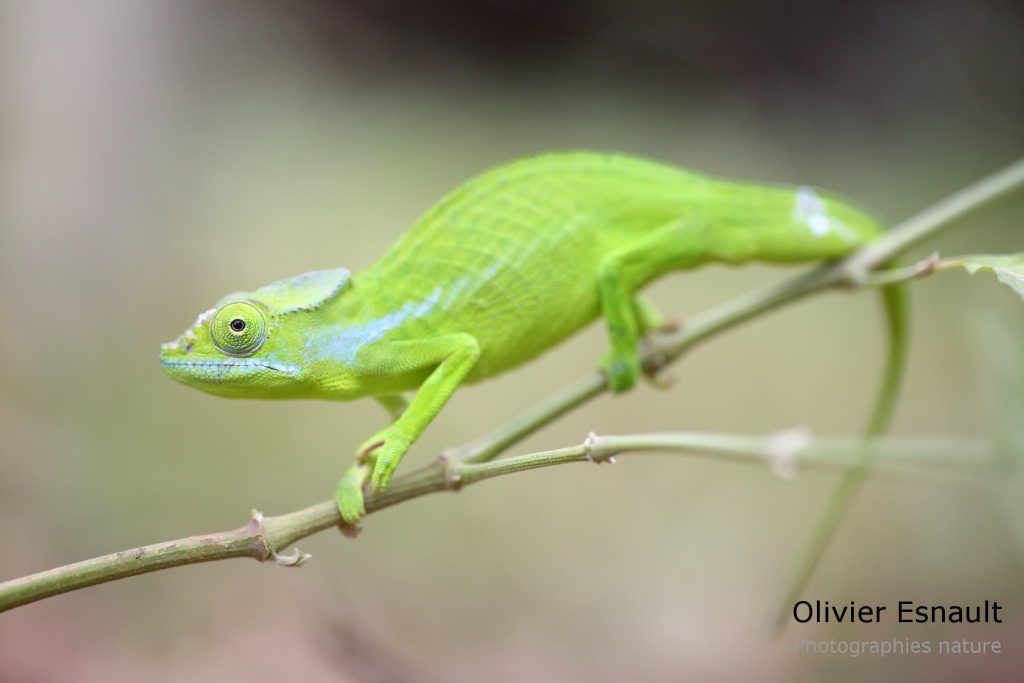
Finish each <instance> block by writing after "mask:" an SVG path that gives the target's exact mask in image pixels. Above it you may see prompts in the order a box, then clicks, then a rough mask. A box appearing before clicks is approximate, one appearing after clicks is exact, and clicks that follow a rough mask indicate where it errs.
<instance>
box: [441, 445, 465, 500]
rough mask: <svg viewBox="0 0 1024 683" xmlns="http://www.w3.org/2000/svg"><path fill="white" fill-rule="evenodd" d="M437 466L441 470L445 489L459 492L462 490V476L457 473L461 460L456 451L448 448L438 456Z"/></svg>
mask: <svg viewBox="0 0 1024 683" xmlns="http://www.w3.org/2000/svg"><path fill="white" fill-rule="evenodd" d="M437 464H438V466H439V467H440V468H441V471H442V474H443V479H444V487H445V488H446V489H448V490H449V491H458V490H459V489H461V488H462V475H461V474H459V473H458V472H457V471H456V468H457V467H458V464H459V460H458V458H457V457H456V456H455V451H453V450H452V449H450V448H448V449H445V450H444V452H442V453H441V455H439V456H437Z"/></svg>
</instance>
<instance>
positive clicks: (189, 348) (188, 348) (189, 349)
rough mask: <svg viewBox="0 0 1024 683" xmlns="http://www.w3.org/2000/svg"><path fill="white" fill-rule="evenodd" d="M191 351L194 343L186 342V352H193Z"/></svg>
mask: <svg viewBox="0 0 1024 683" xmlns="http://www.w3.org/2000/svg"><path fill="white" fill-rule="evenodd" d="M191 352H192V345H191V344H185V353H191Z"/></svg>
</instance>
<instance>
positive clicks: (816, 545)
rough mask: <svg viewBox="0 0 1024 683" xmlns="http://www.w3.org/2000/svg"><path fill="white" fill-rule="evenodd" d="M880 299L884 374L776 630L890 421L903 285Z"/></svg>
mask: <svg viewBox="0 0 1024 683" xmlns="http://www.w3.org/2000/svg"><path fill="white" fill-rule="evenodd" d="M888 265H889V267H892V266H893V265H895V264H894V263H889V264H888ZM882 302H883V305H884V307H885V317H886V323H887V327H888V336H889V350H888V355H887V358H886V364H885V375H884V376H883V378H882V385H881V387H880V388H879V391H878V396H877V398H876V399H875V404H874V408H873V410H872V413H871V419H870V421H869V422H868V426H867V429H866V431H865V439H864V443H863V445H862V446H861V450H860V454H859V456H858V458H857V461H856V463H855V464H854V465H852V466H851V467H850V468H849V469H848V470H847V471H846V473H845V474H844V475H843V478H842V479H841V480H840V482H839V485H838V487H837V488H836V490H835V493H833V494H832V498H831V499H830V500H829V502H828V505H827V507H826V508H825V511H824V513H823V514H822V515H821V517H820V518H819V520H818V524H817V527H816V528H815V529H814V533H813V535H812V536H811V538H810V540H809V542H808V543H807V545H806V546H805V548H804V552H803V555H802V557H801V559H800V564H799V565H798V572H797V574H796V575H795V576H794V577H793V581H792V583H791V584H790V588H789V592H788V593H787V594H786V598H785V600H784V602H783V603H782V606H781V608H780V610H779V615H778V620H777V622H776V633H781V632H782V631H783V630H784V629H785V626H786V623H787V621H788V618H789V610H790V609H791V607H792V605H793V603H794V602H795V601H796V600H797V599H799V597H800V594H801V593H802V592H803V590H804V588H805V587H806V585H807V582H808V581H809V580H810V578H811V576H812V575H813V574H814V570H815V569H816V568H817V566H818V563H819V562H820V561H821V558H822V556H823V555H824V554H825V551H826V550H827V549H828V544H829V542H830V541H831V540H832V537H833V536H834V535H835V532H836V529H837V528H838V527H839V524H840V522H841V521H842V518H843V515H844V514H845V512H846V510H847V508H848V507H849V506H850V503H851V502H852V501H853V498H854V496H855V495H856V493H857V491H858V490H859V488H860V485H861V484H862V483H863V481H864V479H865V478H866V477H867V475H868V472H869V470H870V468H871V463H872V461H873V460H874V458H875V455H876V448H875V443H874V442H875V440H876V439H877V438H878V437H880V436H883V435H884V434H885V432H886V431H887V430H888V429H889V425H890V423H891V422H892V416H893V413H894V410H895V407H896V398H897V397H898V395H899V392H900V386H901V384H902V380H903V371H904V368H905V366H906V358H907V343H908V336H909V335H908V309H909V297H908V294H907V287H906V285H904V284H896V285H890V286H888V287H885V288H884V289H882Z"/></svg>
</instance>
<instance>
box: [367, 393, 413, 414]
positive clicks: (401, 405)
mask: <svg viewBox="0 0 1024 683" xmlns="http://www.w3.org/2000/svg"><path fill="white" fill-rule="evenodd" d="M373 398H374V400H375V401H377V403H379V404H380V405H381V407H382V408H384V410H386V411H388V415H390V416H391V419H392V420H397V419H398V418H400V417H401V416H402V413H404V412H405V411H406V409H407V408H408V407H409V401H408V400H406V398H405V396H403V395H402V394H384V395H383V396H374V397H373Z"/></svg>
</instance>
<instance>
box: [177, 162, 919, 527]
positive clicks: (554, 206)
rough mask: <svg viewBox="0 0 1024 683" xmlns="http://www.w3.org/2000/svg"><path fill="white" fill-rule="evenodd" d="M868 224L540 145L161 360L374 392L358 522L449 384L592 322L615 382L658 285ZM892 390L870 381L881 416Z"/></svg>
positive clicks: (340, 494)
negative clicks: (350, 265)
mask: <svg viewBox="0 0 1024 683" xmlns="http://www.w3.org/2000/svg"><path fill="white" fill-rule="evenodd" d="M880 231H881V228H880V227H879V225H878V224H877V223H876V222H875V221H873V220H872V219H871V218H870V217H868V216H867V215H865V214H864V213H862V212H861V211H859V210H858V209H856V208H854V207H853V206H851V205H849V204H848V203H846V202H843V201H841V200H839V199H836V198H834V197H832V196H829V195H826V194H820V193H818V192H816V191H815V190H813V189H811V188H809V187H777V186H768V185H756V184H747V183H735V182H727V181H724V180H719V179H715V178H710V177H707V176H703V175H698V174H696V173H690V172H687V171H683V170H680V169H678V168H675V167H673V166H669V165H666V164H662V163H657V162H654V161H648V160H645V159H639V158H635V157H630V156H626V155H622V154H610V153H596V152H587V151H573V152H558V153H548V154H542V155H538V156H533V157H528V158H524V159H520V160H518V161H513V162H511V163H509V164H506V165H503V166H499V167H497V168H494V169H492V170H490V171H487V172H485V173H483V174H482V175H480V176H478V177H476V178H474V179H472V180H470V181H468V182H466V183H464V184H463V185H461V186H460V187H458V188H457V189H456V190H454V191H453V192H452V193H450V194H449V195H448V196H446V197H445V198H444V199H442V200H441V201H440V202H439V203H438V204H437V205H435V206H434V207H433V208H431V209H430V210H429V211H427V212H426V214H424V215H423V217H421V218H420V219H419V220H418V221H417V222H416V224H415V225H414V226H413V227H412V228H411V229H410V230H409V231H408V232H407V233H406V234H405V235H404V236H403V237H402V238H401V239H400V240H399V241H398V243H397V244H395V245H394V247H392V248H391V250H390V251H389V252H387V253H386V254H385V255H384V256H383V257H382V258H381V259H380V260H379V261H378V262H377V263H375V264H374V265H372V266H371V267H370V268H368V269H366V270H364V271H363V272H361V273H359V274H357V275H352V274H351V273H350V272H349V271H347V270H344V269H342V268H337V269H333V270H320V271H315V272H310V273H305V274H303V275H298V276H296V277H293V278H289V279H285V280H279V281H277V282H274V283H272V284H269V285H267V286H265V287H262V288H260V289H257V290H254V291H251V292H235V293H234V294H229V295H228V296H226V297H224V298H223V299H221V300H220V301H219V302H218V303H217V305H216V306H214V307H213V308H211V309H210V310H208V311H206V312H205V313H203V314H201V315H200V316H199V318H198V319H197V320H196V322H195V323H194V324H193V325H192V326H191V327H190V328H189V329H188V330H187V331H186V332H185V333H184V334H183V335H182V336H180V337H179V338H178V339H177V340H175V341H173V342H170V343H168V344H164V345H163V348H162V352H161V356H160V360H161V362H162V363H163V367H164V370H165V371H166V372H167V374H168V375H170V376H171V377H172V378H174V379H175V380H178V381H179V382H182V383H184V384H187V385H189V386H193V387H195V388H197V389H201V390H203V391H206V392H209V393H211V394H219V395H222V396H229V397H241V398H268V399H269V398H274V399H284V398H320V399H335V400H351V399H356V398H362V397H364V396H372V397H374V398H376V399H377V400H378V401H379V402H380V403H381V404H382V405H383V406H384V407H385V408H386V409H387V410H388V411H389V412H390V413H391V415H392V417H393V420H392V422H391V424H389V425H388V426H387V427H385V428H384V429H382V430H380V431H379V432H377V433H376V434H374V435H373V436H371V437H370V438H368V439H366V441H365V442H364V443H363V444H362V445H361V446H359V448H358V449H357V450H356V462H355V464H354V465H353V466H352V467H351V468H350V469H349V470H348V471H347V473H346V474H345V476H344V477H343V478H342V480H341V483H340V485H339V487H338V489H337V493H336V496H335V497H336V500H337V504H338V508H339V511H340V513H341V516H342V517H343V518H344V520H346V521H347V522H349V523H355V522H357V521H358V520H359V519H360V518H361V517H362V516H363V515H364V514H365V508H364V503H363V487H364V485H365V484H366V481H367V479H369V480H370V482H371V483H372V486H373V487H374V488H375V489H377V490H380V489H383V488H385V487H386V486H387V485H388V482H389V481H390V479H391V476H392V474H393V473H394V471H395V468H396V467H398V464H399V463H400V462H401V460H402V457H403V456H404V455H405V454H406V451H408V450H409V447H410V446H411V445H412V444H413V443H415V441H416V440H417V439H418V438H419V437H420V435H421V434H422V433H423V430H424V429H426V427H427V425H429V424H430V422H431V420H433V419H434V417H435V416H436V415H437V414H438V412H439V411H440V410H441V409H442V408H443V407H444V405H445V403H446V402H447V401H448V399H449V398H450V397H451V395H452V393H453V392H454V391H455V390H456V389H457V388H458V387H460V386H461V385H463V384H471V383H474V382H479V381H480V380H484V379H487V378H489V377H494V376H495V375H497V374H499V373H501V372H504V371H506V370H509V369H511V368H514V367H517V366H519V365H521V364H522V363H524V362H526V361H528V360H530V359H531V358H534V357H536V356H538V355H539V354H541V353H543V352H544V351H546V350H547V349H549V348H551V347H553V346H555V345H557V344H558V343H560V342H561V341H563V340H564V339H566V338H567V337H569V336H570V335H572V334H573V333H574V332H576V331H577V330H579V329H580V328H582V327H584V326H585V325H587V324H588V323H590V322H591V321H593V320H594V319H595V318H596V317H598V315H602V316H603V317H604V319H605V322H606V324H607V330H608V336H609V340H610V348H609V350H608V352H607V354H606V355H605V356H604V358H603V360H602V361H601V367H602V368H603V369H604V371H605V373H606V374H607V377H608V384H609V388H610V389H611V390H612V391H614V392H622V391H625V390H627V389H629V388H630V387H631V386H633V384H634V383H635V382H636V380H637V377H638V375H639V374H640V373H641V368H640V363H639V360H638V356H637V342H638V340H639V339H640V337H641V336H642V335H643V334H644V333H645V332H647V331H649V330H651V329H652V328H655V327H657V326H658V325H660V324H661V320H662V318H661V316H660V315H659V314H658V312H657V311H656V309H654V307H653V306H652V305H651V304H650V303H649V302H648V301H646V300H645V299H643V298H641V297H640V295H639V294H638V292H639V290H640V289H641V288H643V287H644V286H645V285H647V284H648V283H649V282H651V281H652V280H654V279H655V278H657V277H659V276H661V275H664V274H665V273H668V272H669V271H674V270H683V269H688V268H694V267H697V266H700V265H702V264H705V263H712V262H719V263H728V264H739V263H746V262H749V261H769V262H778V263H798V262H806V261H817V260H828V259H835V258H838V257H840V256H843V255H844V254H847V253H849V252H850V251H852V250H853V249H855V248H857V247H859V246H861V245H863V244H864V243H865V242H867V241H869V240H871V239H873V238H875V237H876V236H877V235H878V234H879V233H880ZM883 291H884V292H885V293H886V297H885V300H886V302H887V310H888V312H889V317H890V324H891V326H892V327H891V329H892V330H893V331H894V332H893V335H892V338H893V343H892V345H891V349H892V350H891V353H890V364H889V370H890V376H892V375H896V376H898V372H899V368H900V366H901V364H902V363H901V358H900V356H901V353H902V347H903V344H902V343H901V341H900V340H901V339H902V338H903V335H902V325H903V322H902V320H903V316H902V306H901V304H900V297H899V296H897V295H896V294H895V293H896V288H894V287H890V288H887V289H885V290H883ZM897 384H898V382H897V381H896V380H893V379H890V380H889V381H887V382H886V383H885V388H884V389H883V393H882V400H881V401H880V403H881V404H882V405H883V406H885V409H884V410H883V412H887V411H888V408H890V407H891V404H892V396H893V395H894V394H895V391H896V387H897ZM413 390H414V391H415V395H414V397H413V398H412V400H411V402H409V403H407V402H406V400H405V399H404V397H403V394H402V392H406V391H413ZM876 412H877V411H876ZM886 421H887V418H886V416H884V415H881V416H877V417H876V420H875V425H874V428H873V430H874V431H875V432H880V431H882V430H883V429H884V423H885V422H886Z"/></svg>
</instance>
